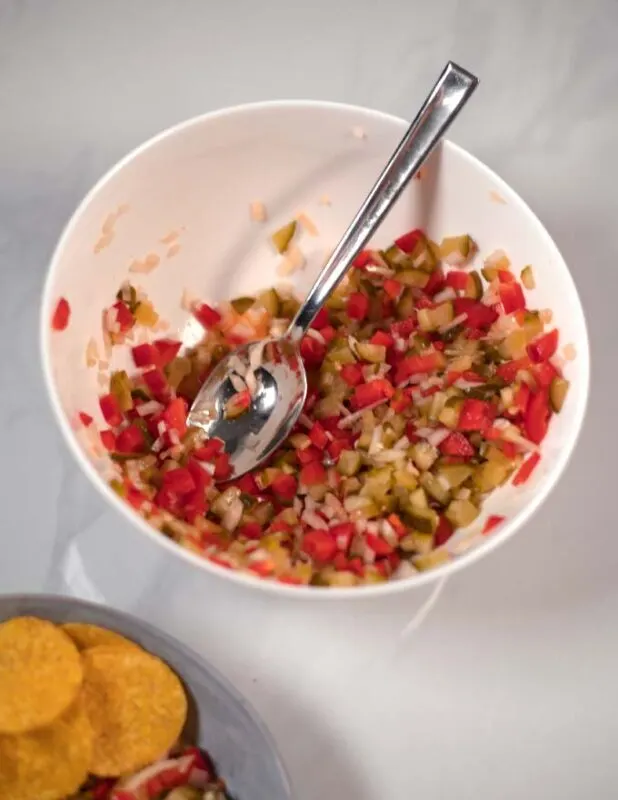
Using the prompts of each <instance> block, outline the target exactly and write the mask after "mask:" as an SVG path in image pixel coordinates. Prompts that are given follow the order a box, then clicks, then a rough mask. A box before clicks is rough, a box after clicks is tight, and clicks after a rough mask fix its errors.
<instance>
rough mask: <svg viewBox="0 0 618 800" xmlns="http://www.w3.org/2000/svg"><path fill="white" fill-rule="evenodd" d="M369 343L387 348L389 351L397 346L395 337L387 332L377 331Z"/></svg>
mask: <svg viewBox="0 0 618 800" xmlns="http://www.w3.org/2000/svg"><path fill="white" fill-rule="evenodd" d="M369 342H370V343H371V344H377V345H381V346H382V347H386V349H387V350H388V348H389V347H392V346H393V345H394V344H395V340H394V339H393V337H392V336H391V335H390V333H387V332H386V331H376V332H375V333H374V334H373V336H372V337H371V339H370V340H369Z"/></svg>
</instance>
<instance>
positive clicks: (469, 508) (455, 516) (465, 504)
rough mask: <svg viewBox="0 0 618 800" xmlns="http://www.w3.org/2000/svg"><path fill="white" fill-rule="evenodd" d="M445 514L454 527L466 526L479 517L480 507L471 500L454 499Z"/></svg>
mask: <svg viewBox="0 0 618 800" xmlns="http://www.w3.org/2000/svg"><path fill="white" fill-rule="evenodd" d="M445 514H446V518H447V519H448V521H449V522H450V523H451V524H452V525H453V527H454V528H465V527H466V526H467V525H470V523H471V522H474V520H475V519H476V518H477V517H478V515H479V509H478V508H477V507H476V506H475V505H474V504H473V503H471V502H470V501H469V500H452V501H451V503H450V505H449V507H448V508H447V509H446V512H445Z"/></svg>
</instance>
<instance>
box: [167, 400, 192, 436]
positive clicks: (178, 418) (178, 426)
mask: <svg viewBox="0 0 618 800" xmlns="http://www.w3.org/2000/svg"><path fill="white" fill-rule="evenodd" d="M187 412H188V405H187V401H186V400H185V399H184V397H176V398H174V399H173V400H172V401H171V403H170V404H169V405H168V406H167V408H166V409H165V411H164V412H163V415H162V416H163V420H164V421H165V423H166V425H167V427H168V429H169V430H173V431H176V433H177V434H178V436H179V437H180V438H181V439H182V437H183V436H184V435H185V433H186V432H187Z"/></svg>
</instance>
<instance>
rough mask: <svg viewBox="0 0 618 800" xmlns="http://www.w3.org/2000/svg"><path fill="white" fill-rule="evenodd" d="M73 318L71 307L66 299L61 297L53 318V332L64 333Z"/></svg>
mask: <svg viewBox="0 0 618 800" xmlns="http://www.w3.org/2000/svg"><path fill="white" fill-rule="evenodd" d="M70 318H71V306H70V305H69V301H68V300H67V299H66V298H65V297H61V298H60V299H59V300H58V302H57V303H56V308H55V309H54V313H53V314H52V318H51V327H52V330H53V331H64V330H66V328H67V327H68V324H69V320H70Z"/></svg>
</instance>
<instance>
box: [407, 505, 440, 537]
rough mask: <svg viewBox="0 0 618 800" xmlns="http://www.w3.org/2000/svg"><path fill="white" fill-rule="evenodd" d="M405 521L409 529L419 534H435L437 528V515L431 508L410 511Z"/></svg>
mask: <svg viewBox="0 0 618 800" xmlns="http://www.w3.org/2000/svg"><path fill="white" fill-rule="evenodd" d="M405 519H406V522H408V523H409V524H410V525H411V527H413V528H414V529H415V530H417V531H420V532H421V533H435V532H436V528H437V527H438V514H437V513H436V512H435V511H434V510H433V508H426V509H419V510H418V511H410V512H409V513H408V514H407V515H406V517H405Z"/></svg>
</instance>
